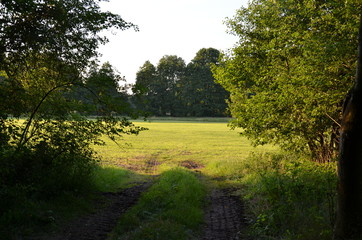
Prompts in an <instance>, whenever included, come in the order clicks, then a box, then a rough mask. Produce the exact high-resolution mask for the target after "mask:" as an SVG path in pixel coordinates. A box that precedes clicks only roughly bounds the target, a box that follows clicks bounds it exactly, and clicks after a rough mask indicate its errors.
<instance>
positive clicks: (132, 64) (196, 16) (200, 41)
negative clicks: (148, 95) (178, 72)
mask: <svg viewBox="0 0 362 240" xmlns="http://www.w3.org/2000/svg"><path fill="white" fill-rule="evenodd" d="M247 1H248V0H110V1H109V2H104V3H101V7H102V9H103V10H107V11H111V12H113V13H117V14H119V15H121V17H122V18H123V19H124V20H126V21H128V22H132V23H134V24H136V25H138V27H139V30H140V31H139V32H135V31H134V30H133V29H128V30H126V31H113V34H110V33H107V34H106V35H107V36H108V38H109V39H110V42H109V43H107V44H106V45H104V46H101V47H100V49H99V52H100V53H101V54H102V55H103V56H102V57H101V58H100V60H101V62H105V61H109V62H110V63H111V64H112V65H113V66H114V67H115V68H116V69H117V70H118V71H119V72H120V73H121V75H122V76H125V77H126V80H127V82H128V83H134V82H135V79H136V73H137V71H138V70H139V68H140V67H141V66H142V65H143V64H144V63H145V61H147V60H149V61H150V62H151V63H152V64H154V65H155V66H156V65H157V63H158V61H159V60H160V59H161V58H162V57H163V56H164V55H177V56H178V57H181V58H183V59H184V60H185V62H186V64H187V63H189V62H190V61H191V59H193V58H194V57H195V55H196V53H197V51H198V50H200V49H201V48H209V47H212V48H216V49H218V50H220V51H224V50H227V49H229V48H231V47H233V45H234V44H235V43H236V42H237V40H238V39H237V37H235V36H232V35H230V34H228V33H226V31H227V28H226V26H225V24H223V21H224V20H225V18H226V17H229V18H231V17H233V16H234V15H235V13H236V11H237V10H238V9H239V8H240V7H241V6H246V5H247Z"/></svg>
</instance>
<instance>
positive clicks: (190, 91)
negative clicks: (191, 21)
mask: <svg viewBox="0 0 362 240" xmlns="http://www.w3.org/2000/svg"><path fill="white" fill-rule="evenodd" d="M219 55H220V52H219V51H218V50H216V49H214V48H208V49H206V48H203V49H200V50H199V51H198V52H197V53H196V56H195V58H194V59H193V60H191V62H190V63H189V64H188V65H187V69H186V76H185V78H184V79H183V81H182V82H181V83H180V90H179V91H180V97H179V98H180V100H181V103H182V105H183V107H184V108H185V110H184V113H183V115H184V116H196V117H200V116H214V117H219V116H225V111H226V108H227V104H226V100H227V99H228V98H229V96H228V93H227V92H226V91H225V90H224V89H223V88H222V87H221V86H220V85H219V84H216V83H215V79H214V77H213V75H212V72H211V66H212V65H214V64H217V63H218V59H219Z"/></svg>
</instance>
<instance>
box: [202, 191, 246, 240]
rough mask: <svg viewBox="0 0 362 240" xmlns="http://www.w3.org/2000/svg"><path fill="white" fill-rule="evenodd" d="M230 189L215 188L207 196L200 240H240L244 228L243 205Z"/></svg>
mask: <svg viewBox="0 0 362 240" xmlns="http://www.w3.org/2000/svg"><path fill="white" fill-rule="evenodd" d="M233 191H234V190H233V189H231V188H226V189H218V188H215V189H213V190H212V191H211V193H210V195H209V196H208V201H209V203H210V205H209V206H208V208H207V209H206V212H205V226H204V229H203V236H202V238H201V240H240V239H241V231H242V229H243V227H244V226H245V221H244V218H243V205H242V203H241V201H240V199H239V197H237V196H233V195H232V192H233Z"/></svg>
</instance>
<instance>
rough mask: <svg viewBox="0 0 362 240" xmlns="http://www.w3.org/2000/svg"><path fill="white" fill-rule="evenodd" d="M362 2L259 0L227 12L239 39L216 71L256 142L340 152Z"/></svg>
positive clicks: (324, 155) (323, 155) (318, 153)
mask: <svg viewBox="0 0 362 240" xmlns="http://www.w3.org/2000/svg"><path fill="white" fill-rule="evenodd" d="M360 9H361V2H360V1H318V0H300V1H294V0H287V1H285V0H277V1H275V0H254V1H251V2H250V4H249V6H248V7H247V8H241V9H240V10H239V11H238V12H237V14H236V16H235V17H234V18H233V19H228V21H227V26H228V28H229V31H230V32H231V33H233V34H235V35H237V36H238V37H239V38H240V41H239V44H238V46H236V47H235V48H234V49H232V51H231V52H230V53H229V54H225V55H224V56H223V59H222V60H221V62H220V65H219V66H217V67H216V68H214V75H215V78H216V79H217V81H218V82H219V83H220V84H221V85H222V86H224V88H225V89H226V90H228V91H230V93H231V100H230V102H229V108H230V111H231V113H232V115H233V116H234V117H235V118H236V119H235V121H234V122H233V123H232V125H233V126H234V127H241V128H243V129H244V132H243V134H245V135H246V136H248V137H249V138H251V139H252V140H253V141H254V143H255V144H264V143H276V144H279V145H280V146H282V147H283V148H285V149H291V150H294V151H297V152H298V151H299V152H309V153H311V154H312V157H313V159H315V160H318V161H329V160H331V159H333V157H335V155H336V149H337V143H338V137H337V136H338V127H339V125H338V124H339V122H340V119H341V106H342V103H343V98H344V96H345V94H346V92H347V91H348V89H349V88H350V86H351V85H352V83H353V77H354V69H355V59H356V51H355V46H356V45H357V29H358V27H357V26H358V19H359V13H360Z"/></svg>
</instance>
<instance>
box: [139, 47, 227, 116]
mask: <svg viewBox="0 0 362 240" xmlns="http://www.w3.org/2000/svg"><path fill="white" fill-rule="evenodd" d="M218 57H219V51H218V50H216V49H213V48H209V49H205V48H204V49H201V50H200V51H199V52H198V53H197V54H196V56H195V58H194V59H193V60H192V61H191V63H189V64H188V65H187V66H186V64H185V62H184V60H182V59H181V58H179V57H177V56H164V57H163V58H162V59H161V60H160V61H159V63H158V65H157V66H154V65H153V64H151V63H150V62H149V61H146V62H145V64H144V65H143V66H142V67H141V68H140V70H139V71H138V73H137V79H136V84H135V87H134V89H133V91H134V93H135V102H136V103H137V105H138V107H139V108H141V109H142V110H144V111H148V112H149V113H150V114H152V115H156V116H165V115H171V116H189V117H190V116H194V117H195V116H196V117H200V116H201V117H205V116H208V117H217V116H225V108H226V103H225V100H226V99H227V98H228V94H227V92H226V91H225V90H223V89H222V87H220V85H218V84H216V83H215V82H214V77H213V76H212V73H211V70H210V68H211V65H212V64H216V63H217V60H218Z"/></svg>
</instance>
